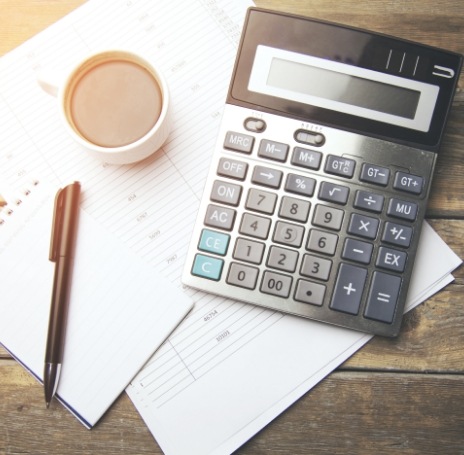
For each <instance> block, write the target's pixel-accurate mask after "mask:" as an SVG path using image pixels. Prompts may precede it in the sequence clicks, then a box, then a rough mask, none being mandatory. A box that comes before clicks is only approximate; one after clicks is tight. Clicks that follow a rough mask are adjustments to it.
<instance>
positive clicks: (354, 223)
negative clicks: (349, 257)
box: [348, 213, 379, 239]
mask: <svg viewBox="0 0 464 455" xmlns="http://www.w3.org/2000/svg"><path fill="white" fill-rule="evenodd" d="M378 228H379V220H378V219H377V218H371V217H369V216H365V215H360V214H359V213H352V214H351V218H350V224H349V225H348V233H349V234H352V235H357V236H358V237H364V238H366V239H375V238H376V237H377V230H378Z"/></svg>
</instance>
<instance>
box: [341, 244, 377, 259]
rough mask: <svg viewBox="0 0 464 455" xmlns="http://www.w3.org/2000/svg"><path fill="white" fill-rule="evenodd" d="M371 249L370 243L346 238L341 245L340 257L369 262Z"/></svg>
mask: <svg viewBox="0 0 464 455" xmlns="http://www.w3.org/2000/svg"><path fill="white" fill-rule="evenodd" d="M373 249H374V246H373V245H372V243H368V242H362V241H361V240H355V239H350V238H348V239H346V240H345V244H344V246H343V252H342V258H343V259H349V260H350V261H354V262H360V263H361V264H369V262H371V257H372V250H373Z"/></svg>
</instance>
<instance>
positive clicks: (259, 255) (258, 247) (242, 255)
mask: <svg viewBox="0 0 464 455" xmlns="http://www.w3.org/2000/svg"><path fill="white" fill-rule="evenodd" d="M264 248H265V245H264V243H261V242H255V241H253V240H248V239H243V238H241V237H239V238H238V239H237V241H236V242H235V248H234V254H233V257H234V259H238V260H240V261H245V262H251V263H253V264H261V261H262V260H263V253H264Z"/></svg>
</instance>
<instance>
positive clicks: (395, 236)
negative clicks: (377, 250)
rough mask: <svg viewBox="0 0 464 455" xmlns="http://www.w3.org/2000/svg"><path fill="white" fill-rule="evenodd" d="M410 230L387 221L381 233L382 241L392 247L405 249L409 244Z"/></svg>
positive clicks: (407, 227)
mask: <svg viewBox="0 0 464 455" xmlns="http://www.w3.org/2000/svg"><path fill="white" fill-rule="evenodd" d="M411 239H412V228H411V227H409V226H404V225H402V224H397V223H392V222H391V221H387V222H386V223H385V228H384V231H383V236H382V241H383V242H387V243H391V244H392V245H398V246H403V247H405V248H407V247H408V246H409V245H410V244H411Z"/></svg>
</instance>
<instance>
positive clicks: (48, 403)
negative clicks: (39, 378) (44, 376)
mask: <svg viewBox="0 0 464 455" xmlns="http://www.w3.org/2000/svg"><path fill="white" fill-rule="evenodd" d="M45 405H46V406H47V409H48V408H49V406H50V402H49V401H47V402H46V403H45Z"/></svg>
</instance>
